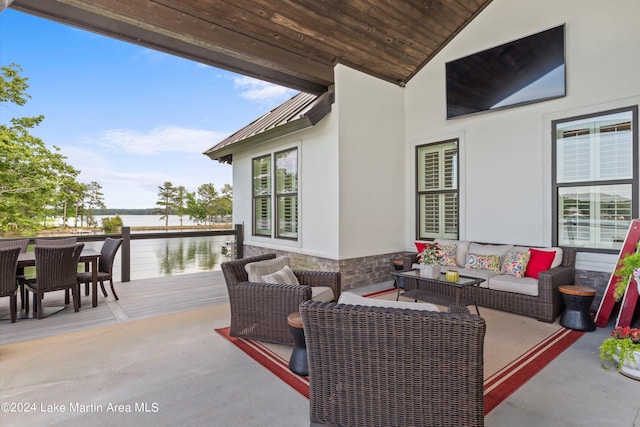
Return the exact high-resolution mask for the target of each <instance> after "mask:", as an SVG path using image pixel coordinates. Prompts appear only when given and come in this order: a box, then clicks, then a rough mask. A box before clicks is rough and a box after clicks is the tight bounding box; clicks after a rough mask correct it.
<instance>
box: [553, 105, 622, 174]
mask: <svg viewBox="0 0 640 427" xmlns="http://www.w3.org/2000/svg"><path fill="white" fill-rule="evenodd" d="M632 117H633V115H632V112H631V111H625V112H620V113H615V114H608V115H604V116H598V117H589V118H585V119H580V120H575V121H571V122H565V123H558V124H557V125H556V132H555V134H556V146H557V148H556V154H557V179H558V183H568V182H580V181H595V180H610V179H629V178H632V177H633V149H632V148H633V145H632V131H631V129H632V126H631V124H632Z"/></svg>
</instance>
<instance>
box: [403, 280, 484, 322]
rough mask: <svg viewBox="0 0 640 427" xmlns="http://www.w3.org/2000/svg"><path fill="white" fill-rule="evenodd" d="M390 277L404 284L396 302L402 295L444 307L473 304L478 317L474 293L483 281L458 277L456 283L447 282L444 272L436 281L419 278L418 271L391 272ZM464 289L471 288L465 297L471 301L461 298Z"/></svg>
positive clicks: (478, 311)
mask: <svg viewBox="0 0 640 427" xmlns="http://www.w3.org/2000/svg"><path fill="white" fill-rule="evenodd" d="M391 275H392V276H394V279H395V280H396V281H399V280H398V279H402V282H404V293H400V291H401V289H400V287H398V295H397V297H396V300H397V299H398V298H400V295H402V296H404V297H407V298H412V299H414V300H415V301H424V302H430V303H432V304H437V305H443V306H446V307H449V306H451V305H457V306H467V305H472V304H473V305H474V306H475V307H476V313H477V314H478V315H480V310H478V304H477V302H476V291H477V289H478V285H479V284H480V283H482V282H484V279H481V278H478V277H469V276H459V278H458V281H457V282H449V281H447V279H446V276H445V273H444V272H443V273H441V274H440V276H439V277H438V278H437V279H431V278H428V277H422V276H420V270H404V271H392V272H391ZM465 288H472V291H471V292H469V293H467V297H470V298H471V299H465V298H463V297H462V292H463V290H464V289H465Z"/></svg>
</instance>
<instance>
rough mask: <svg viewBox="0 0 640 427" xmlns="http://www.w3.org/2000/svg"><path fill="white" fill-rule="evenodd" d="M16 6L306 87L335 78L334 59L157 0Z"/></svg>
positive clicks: (18, 0) (31, 0) (320, 88)
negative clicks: (246, 33) (253, 36)
mask: <svg viewBox="0 0 640 427" xmlns="http://www.w3.org/2000/svg"><path fill="white" fill-rule="evenodd" d="M10 7H11V8H12V9H15V10H19V11H21V12H25V13H29V14H32V15H36V16H39V17H42V18H46V19H50V20H53V21H56V22H61V23H64V24H67V25H71V26H74V27H78V28H82V29H85V30H88V31H92V32H96V33H99V34H102V35H105V36H108V37H112V38H115V39H119V40H123V41H126V42H130V43H134V44H137V45H141V46H144V47H147V48H151V49H155V50H159V51H163V52H166V53H169V54H172V55H176V56H180V57H183V58H186V59H190V60H193V61H197V62H200V63H203V64H207V65H210V66H213V67H216V68H221V69H225V70H228V71H232V72H235V73H239V74H242V75H247V76H251V77H255V78H258V79H260V80H264V81H268V82H271V83H275V84H278V85H282V86H286V87H290V88H293V89H296V90H299V91H302V92H307V93H314V94H321V93H324V92H326V91H327V89H328V87H329V86H330V85H331V84H333V64H329V63H322V62H319V61H318V60H317V59H311V58H306V59H305V58H301V57H300V56H299V55H297V54H294V53H292V52H289V51H286V50H284V49H281V48H278V47H276V46H274V45H272V44H269V43H266V42H264V41H260V40H256V39H249V38H247V37H246V36H241V35H240V34H238V33H236V32H234V31H232V30H230V29H227V28H224V27H221V26H219V25H216V24H214V23H212V22H208V21H206V20H204V19H202V18H201V17H196V16H193V15H188V14H185V13H184V12H183V11H178V10H175V9H170V8H167V7H166V6H165V5H162V4H159V3H158V2H155V1H153V0H129V1H126V2H125V1H121V0H93V1H91V2H87V1H82V0H47V1H42V0H14V1H13V3H12V4H11V6H10ZM168 28H171V30H169V29H168ZM272 59H274V60H272Z"/></svg>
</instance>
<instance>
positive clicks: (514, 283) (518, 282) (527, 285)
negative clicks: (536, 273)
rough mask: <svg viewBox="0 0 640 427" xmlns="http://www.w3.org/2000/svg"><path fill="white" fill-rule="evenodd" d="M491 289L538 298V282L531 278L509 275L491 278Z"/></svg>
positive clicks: (489, 284) (489, 282)
mask: <svg viewBox="0 0 640 427" xmlns="http://www.w3.org/2000/svg"><path fill="white" fill-rule="evenodd" d="M488 286H489V289H493V290H495V291H503V292H513V293H516V294H524V295H531V296H534V297H537V296H538V280H537V279H533V278H531V277H514V276H511V275H508V274H500V275H497V276H494V277H491V278H490V279H489V281H488Z"/></svg>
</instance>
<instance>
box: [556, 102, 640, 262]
mask: <svg viewBox="0 0 640 427" xmlns="http://www.w3.org/2000/svg"><path fill="white" fill-rule="evenodd" d="M618 113H631V121H632V123H631V129H630V130H631V132H632V134H631V152H632V154H631V156H632V159H631V162H632V163H631V177H630V178H613V179H607V178H596V177H594V178H591V179H585V180H571V179H569V180H566V181H564V182H559V180H558V170H559V165H558V161H559V159H558V149H559V148H558V137H557V134H558V125H561V124H563V123H568V122H574V121H579V120H587V119H592V118H593V119H594V120H595V119H597V118H598V117H604V116H608V115H612V114H618ZM638 136H639V135H638V105H631V106H626V107H621V108H615V109H610V110H604V111H597V112H594V113H589V114H583V115H579V116H572V117H566V118H561V119H556V120H552V121H551V158H552V167H551V175H552V177H551V199H552V200H551V219H552V227H551V234H552V242H553V245H554V246H559V244H560V236H559V234H560V225H559V223H560V221H561V219H562V218H561V216H560V212H559V209H560V193H561V192H562V190H563V189H568V188H588V187H592V188H598V187H611V186H616V185H619V186H623V185H624V186H629V185H630V187H631V191H630V195H631V219H633V218H638V214H639V212H640V211H639V205H640V195H639V188H640V186H639V184H638V176H639V175H638V171H639V149H638ZM594 155H596V156H597V155H598V153H595V154H591V155H590V157H589V162H590V164H595V163H593V159H594ZM589 194H590V195H592V196H593V195H597V194H600V193H598V192H594V191H591V192H589ZM595 219H596V218H593V217H590V219H589V221H590V222H589V225H588V226H589V227H593V225H592V221H594V220H595ZM597 230H598V231H600V228H598V229H597ZM577 232H578V230H576V233H577ZM626 232H627V230H624V231H623V235H625V236H626ZM623 243H624V242H620V246H622V244H623ZM562 246H567V247H571V248H574V249H575V250H578V251H581V252H592V253H606V254H617V253H619V251H620V248H612V249H609V248H603V247H591V246H571V245H566V244H565V243H564V242H562Z"/></svg>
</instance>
